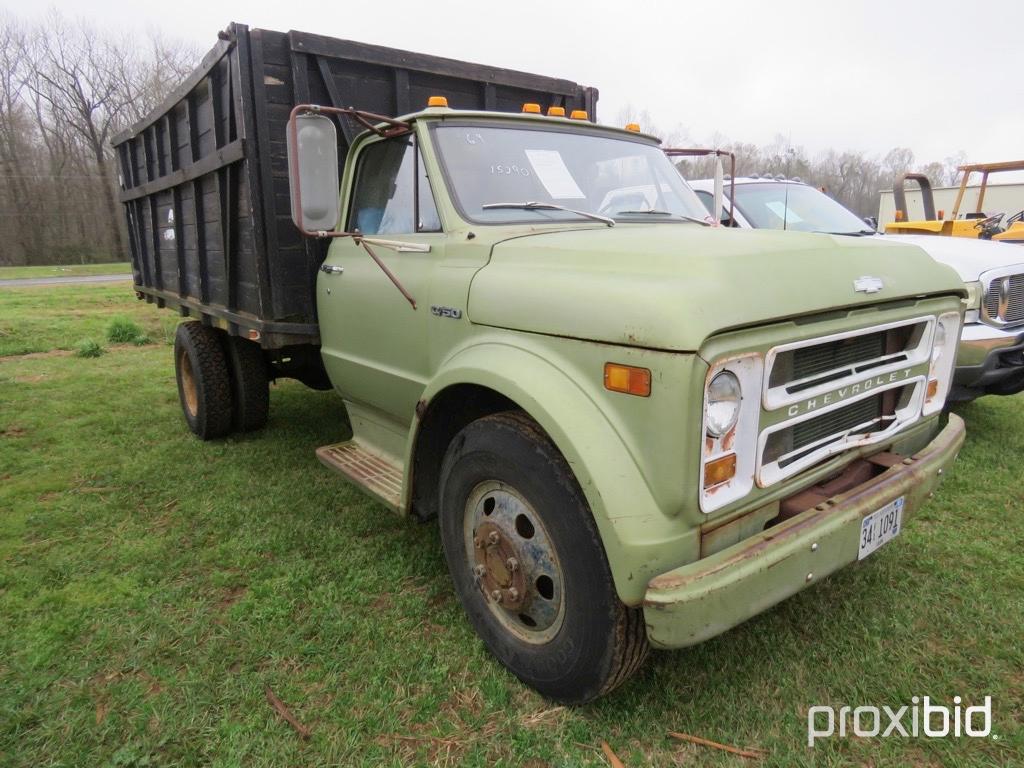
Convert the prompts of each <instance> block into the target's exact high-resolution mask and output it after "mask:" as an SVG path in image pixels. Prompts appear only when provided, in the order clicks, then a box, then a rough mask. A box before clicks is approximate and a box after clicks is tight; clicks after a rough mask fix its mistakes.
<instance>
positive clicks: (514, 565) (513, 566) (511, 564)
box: [505, 557, 519, 573]
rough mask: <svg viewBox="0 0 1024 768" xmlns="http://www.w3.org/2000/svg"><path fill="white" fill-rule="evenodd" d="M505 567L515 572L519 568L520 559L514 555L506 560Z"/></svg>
mask: <svg viewBox="0 0 1024 768" xmlns="http://www.w3.org/2000/svg"><path fill="white" fill-rule="evenodd" d="M505 567H506V568H508V569H509V570H510V571H511V572H512V573H515V572H516V571H518V570H519V561H518V560H516V559H515V558H514V557H510V558H509V559H508V560H506V561H505Z"/></svg>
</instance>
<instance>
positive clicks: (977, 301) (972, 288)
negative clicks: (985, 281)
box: [963, 282, 985, 310]
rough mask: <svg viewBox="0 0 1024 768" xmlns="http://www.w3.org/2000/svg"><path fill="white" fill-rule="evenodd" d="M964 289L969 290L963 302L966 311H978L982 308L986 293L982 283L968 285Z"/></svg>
mask: <svg viewBox="0 0 1024 768" xmlns="http://www.w3.org/2000/svg"><path fill="white" fill-rule="evenodd" d="M964 288H966V289H967V298H966V299H964V300H963V302H964V309H966V310H971V309H978V308H980V307H981V296H982V294H983V293H984V292H985V291H984V289H983V288H982V287H981V283H977V282H975V283H966V284H964Z"/></svg>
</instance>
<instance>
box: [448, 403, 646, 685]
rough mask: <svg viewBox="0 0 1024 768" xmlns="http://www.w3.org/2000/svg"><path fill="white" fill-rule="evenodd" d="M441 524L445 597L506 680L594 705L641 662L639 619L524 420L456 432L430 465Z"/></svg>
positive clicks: (585, 514) (574, 498) (488, 421)
mask: <svg viewBox="0 0 1024 768" xmlns="http://www.w3.org/2000/svg"><path fill="white" fill-rule="evenodd" d="M440 504H441V514H440V525H441V540H442V544H443V546H444V553H445V559H446V560H447V562H448V569H449V571H450V572H451V575H452V580H453V582H454V585H455V591H456V592H457V593H458V595H459V599H460V600H461V601H462V606H463V608H464V609H465V611H466V613H467V615H468V616H469V619H470V621H471V623H472V624H473V627H474V628H475V629H476V631H477V633H478V634H479V635H480V637H481V638H482V639H483V641H484V643H485V644H486V645H487V647H488V648H489V649H490V651H491V652H492V653H493V654H494V655H495V656H497V657H498V659H499V660H500V661H501V663H502V664H504V665H505V666H506V667H507V668H508V669H509V670H510V671H511V672H512V673H513V674H514V675H516V677H518V678H519V679H520V680H522V681H523V682H524V683H526V684H527V685H529V686H531V687H533V688H535V689H536V690H537V691H539V692H540V693H542V694H543V695H545V696H547V697H549V698H552V699H555V700H557V701H560V702H564V703H568V704H579V703H583V702H586V701H589V700H591V699H594V698H597V697H598V696H601V695H603V694H605V693H608V692H609V691H611V690H612V689H614V688H615V687H617V686H619V685H621V684H622V683H623V682H625V681H626V680H627V679H628V678H629V677H630V676H632V675H633V674H634V673H635V672H636V671H637V670H638V669H639V668H640V666H641V665H642V664H643V661H644V659H645V658H646V656H647V651H648V644H647V635H646V629H645V626H644V621H643V613H642V611H641V610H640V609H639V608H630V607H627V606H625V605H623V604H622V602H621V601H620V600H619V598H618V595H617V594H616V591H615V585H614V582H613V581H612V575H611V570H610V568H609V566H608V561H607V559H606V557H605V554H604V548H603V546H602V544H601V538H600V535H599V534H598V531H597V526H596V525H595V523H594V520H593V516H592V515H591V513H590V510H589V508H588V506H587V504H586V501H585V499H584V498H583V494H582V492H581V491H580V489H579V486H578V484H577V483H576V480H575V478H574V477H573V475H572V472H571V470H570V469H569V466H568V464H567V463H566V461H565V459H564V458H563V457H562V455H561V454H560V453H559V452H558V449H557V448H555V446H554V445H553V444H552V443H551V441H550V440H549V439H548V438H547V436H546V435H545V434H544V433H543V432H542V431H541V430H540V428H539V427H538V426H537V425H536V424H535V423H534V422H533V421H532V420H530V419H529V418H528V417H527V416H526V415H525V414H523V413H521V412H518V411H509V412H505V413H499V414H495V415H492V416H487V417H485V418H482V419H479V420H477V421H475V422H473V423H471V424H469V425H468V426H467V427H465V428H464V429H463V430H462V431H461V432H459V434H458V435H456V437H455V439H454V440H453V441H452V443H451V445H450V446H449V447H448V450H447V452H446V454H445V457H444V461H443V463H442V467H441V482H440Z"/></svg>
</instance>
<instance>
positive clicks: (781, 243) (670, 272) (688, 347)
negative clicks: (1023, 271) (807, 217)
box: [467, 223, 964, 351]
mask: <svg viewBox="0 0 1024 768" xmlns="http://www.w3.org/2000/svg"><path fill="white" fill-rule="evenodd" d="M887 241H888V238H886V239H884V240H883V239H882V238H849V237H833V236H829V235H809V234H800V233H794V232H769V231H766V230H737V229H733V230H726V229H720V228H715V229H710V228H708V229H705V228H702V227H698V226H697V225H691V224H664V223H663V224H656V225H643V224H641V225H628V224H620V225H619V226H616V227H615V228H607V227H602V228H600V229H573V230H562V231H558V232H547V233H541V234H531V235H526V236H521V237H515V238H510V239H507V240H503V241H500V242H498V243H497V244H496V245H494V247H493V250H492V254H491V259H490V261H489V263H488V264H487V266H485V267H483V268H482V269H481V270H480V271H479V272H477V274H476V276H475V277H474V278H473V282H472V285H471V287H470V294H469V302H468V310H467V311H468V315H469V318H470V319H471V320H472V321H473V322H474V323H479V324H483V325H491V326H495V327H500V328H508V329H512V330H519V331H527V332H532V333H543V334H549V335H557V336H566V337H571V338H578V339H586V340H590V341H599V342H607V343H610V344H620V345H626V346H637V347H646V348H650V349H663V350H672V351H696V350H698V349H699V348H700V346H701V344H702V343H703V342H704V340H705V339H707V338H708V337H709V336H711V335H713V334H716V333H720V332H722V331H726V330H730V329H735V328H742V327H746V326H752V325H763V324H765V323H769V322H772V321H777V320H782V319H787V318H793V317H797V316H800V315H807V314H813V313H816V312H822V311H826V310H833V309H842V308H849V307H855V306H861V305H865V304H873V303H878V302H886V301H892V300H894V299H901V298H907V297H916V296H923V295H927V294H939V293H946V294H952V293H957V294H961V295H962V294H963V292H964V290H963V282H962V280H960V279H959V278H958V277H957V275H956V274H955V273H954V272H953V271H952V270H951V269H949V268H947V267H944V266H942V265H939V264H936V263H935V262H934V261H932V259H931V258H930V257H929V256H928V255H927V254H925V253H924V251H922V250H920V249H919V248H911V247H909V246H908V245H906V244H903V243H899V244H890V243H889V242H887ZM865 275H870V276H872V277H876V278H880V279H881V280H882V282H883V284H884V287H883V288H882V290H881V291H879V292H878V293H873V294H866V293H863V292H856V291H855V290H854V281H855V280H856V279H857V278H859V277H861V276H865Z"/></svg>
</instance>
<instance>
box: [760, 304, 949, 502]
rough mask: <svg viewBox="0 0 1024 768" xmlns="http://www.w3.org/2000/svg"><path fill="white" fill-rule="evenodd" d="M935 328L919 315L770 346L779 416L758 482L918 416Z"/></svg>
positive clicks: (879, 436)
mask: <svg viewBox="0 0 1024 768" xmlns="http://www.w3.org/2000/svg"><path fill="white" fill-rule="evenodd" d="M934 325H935V319H934V318H933V317H931V316H924V317H915V318H911V319H907V320H900V321H896V322H892V323H885V324H881V325H875V326H871V327H868V328H862V329H859V330H855V331H846V332H843V333H837V334H833V335H830V336H821V337H818V338H810V339H806V340H803V341H795V342H790V343H788V344H783V345H779V346H778V347H775V348H773V349H771V350H769V351H768V354H767V355H766V356H765V367H766V369H767V370H766V371H765V377H764V379H765V387H764V392H763V393H762V406H763V408H764V409H765V411H768V412H772V413H774V414H776V415H775V417H774V418H773V419H772V421H774V423H773V424H771V425H770V426H766V427H763V428H762V431H761V436H760V439H759V453H758V456H757V459H756V475H755V477H756V481H757V484H758V485H759V486H760V487H762V488H767V487H769V486H771V485H773V484H775V483H777V482H779V481H781V480H784V479H786V478H788V477H791V476H792V475H794V474H796V473H798V472H801V471H802V470H804V469H806V468H808V467H811V466H814V465H815V464H817V463H819V462H821V461H824V460H826V459H828V458H829V457H830V456H834V455H835V454H837V453H841V452H843V451H845V450H847V449H849V448H852V447H854V446H858V445H866V444H870V443H874V442H878V441H881V440H884V439H885V438H886V437H887V436H889V435H892V434H895V433H896V432H898V431H899V430H901V429H903V428H905V427H906V426H908V425H909V424H911V423H913V422H914V421H916V420H917V419H918V418H920V415H921V404H922V402H923V401H924V396H925V385H926V383H927V372H928V368H927V366H928V364H929V361H930V359H931V354H932V348H931V345H932V338H933V334H934V330H933V329H934ZM780 417H781V418H780Z"/></svg>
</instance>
